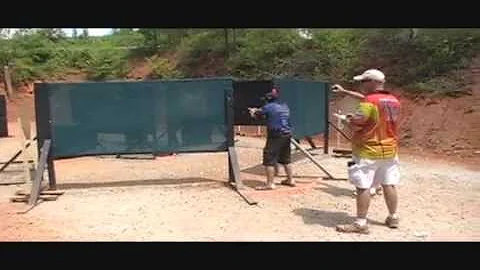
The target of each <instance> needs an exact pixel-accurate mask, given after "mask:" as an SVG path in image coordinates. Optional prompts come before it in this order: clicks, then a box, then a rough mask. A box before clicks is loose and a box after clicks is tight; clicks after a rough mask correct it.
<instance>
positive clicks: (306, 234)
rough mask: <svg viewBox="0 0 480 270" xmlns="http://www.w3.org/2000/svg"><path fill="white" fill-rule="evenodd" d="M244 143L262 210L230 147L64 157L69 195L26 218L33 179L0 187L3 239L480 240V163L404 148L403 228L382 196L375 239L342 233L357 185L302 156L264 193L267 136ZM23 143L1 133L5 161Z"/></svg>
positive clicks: (373, 220) (341, 162) (10, 172)
mask: <svg viewBox="0 0 480 270" xmlns="http://www.w3.org/2000/svg"><path fill="white" fill-rule="evenodd" d="M12 130H15V129H14V128H13V129H12ZM237 139H238V141H237V143H236V146H237V151H238V158H239V162H240V167H241V170H242V172H241V176H242V179H243V180H244V182H245V184H246V185H247V190H246V193H247V194H248V196H250V197H251V198H252V199H254V200H256V201H258V205H256V206H255V205H254V206H250V205H248V204H247V203H246V202H245V201H244V200H243V199H242V198H241V197H240V196H239V195H238V194H237V193H236V192H234V191H233V190H231V189H230V188H228V187H227V185H226V182H227V155H226V154H224V153H216V154H180V155H176V156H166V157H159V158H156V159H155V160H132V159H123V158H121V159H116V158H114V157H88V158H77V159H66V160H58V161H56V162H55V167H56V171H57V182H58V188H59V189H62V190H65V194H63V195H62V196H60V197H59V198H58V200H57V201H52V202H43V203H41V204H39V205H38V206H37V207H36V208H34V209H33V210H32V211H30V212H28V213H26V214H18V213H17V212H18V211H20V210H23V209H24V208H25V204H22V203H10V202H9V198H10V197H11V196H12V195H13V194H14V193H15V191H16V190H18V189H23V188H28V185H24V186H22V185H10V186H3V185H0V220H2V222H0V241H444V240H445V241H478V240H480V227H479V224H480V222H479V221H480V220H479V218H480V216H479V211H478V209H480V200H479V199H480V198H479V195H480V193H479V191H480V180H479V179H480V168H478V167H477V168H472V166H462V165H460V164H458V163H454V162H450V161H437V162H432V160H431V159H430V158H428V157H422V156H413V155H411V154H409V153H404V154H402V155H401V161H402V175H403V177H402V184H401V185H400V186H399V188H398V192H399V198H400V205H399V214H400V217H401V227H400V228H399V229H397V230H392V229H388V228H387V227H385V226H384V225H383V224H382V222H383V221H384V219H385V217H386V214H387V211H386V206H385V203H384V201H383V198H382V197H381V196H376V197H374V198H373V200H372V204H371V210H370V214H369V220H370V225H371V233H370V235H355V234H353V235H351V234H341V233H337V232H336V231H335V229H334V227H335V225H336V224H339V223H345V222H351V221H352V220H353V214H354V210H355V200H354V199H353V197H352V191H353V188H352V186H351V185H350V184H349V183H348V182H347V181H345V180H342V179H339V180H323V179H322V177H324V176H325V175H324V174H323V173H322V171H321V170H319V169H318V168H316V167H315V166H314V165H313V164H312V162H310V161H309V160H307V159H306V158H304V157H303V156H302V155H301V154H300V153H295V154H294V157H295V158H294V160H295V163H294V170H295V177H296V179H297V182H298V183H299V185H298V186H297V187H294V188H290V187H279V188H278V189H277V190H275V191H255V190H253V187H254V186H256V185H258V184H261V183H262V182H263V181H264V176H263V170H262V167H261V166H260V165H259V164H260V161H261V148H262V146H263V144H264V141H263V139H261V138H248V137H237ZM18 145H19V142H18V140H17V139H15V138H2V139H0V149H2V151H0V159H1V161H5V160H6V159H8V157H9V156H11V155H13V153H14V152H15V150H16V149H18ZM305 147H308V145H305ZM313 153H314V154H315V158H316V159H317V160H319V161H320V163H321V164H322V165H323V166H324V167H325V169H327V170H328V171H329V172H330V173H331V174H332V175H334V176H335V177H337V178H345V177H346V170H345V164H346V161H347V159H346V158H334V157H331V156H328V155H324V154H323V150H322V149H319V150H314V151H313ZM477 164H478V163H477ZM21 168H22V167H21V165H19V164H13V165H11V166H9V167H8V168H7V170H6V171H5V172H2V173H0V177H13V176H15V177H21ZM281 172H282V173H283V171H281ZM2 175H3V176H2ZM280 179H281V178H279V179H278V180H280ZM0 180H1V179H0Z"/></svg>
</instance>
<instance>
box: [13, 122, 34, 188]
mask: <svg viewBox="0 0 480 270" xmlns="http://www.w3.org/2000/svg"><path fill="white" fill-rule="evenodd" d="M17 122H18V126H19V127H20V128H19V134H20V138H21V141H20V143H21V146H20V147H21V151H22V153H23V155H22V156H23V158H22V161H23V162H22V163H23V172H24V174H25V175H24V176H25V183H27V184H28V183H30V181H31V180H32V177H31V175H30V164H29V162H28V160H29V155H28V153H27V147H26V144H27V143H29V140H28V139H27V136H28V133H29V130H25V129H24V128H23V121H22V120H21V118H20V117H18V120H17Z"/></svg>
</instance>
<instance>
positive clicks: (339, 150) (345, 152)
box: [332, 148, 352, 154]
mask: <svg viewBox="0 0 480 270" xmlns="http://www.w3.org/2000/svg"><path fill="white" fill-rule="evenodd" d="M332 151H333V153H341V154H351V153H352V149H338V148H337V149H333V150H332Z"/></svg>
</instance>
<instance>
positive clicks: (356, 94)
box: [332, 84, 365, 99]
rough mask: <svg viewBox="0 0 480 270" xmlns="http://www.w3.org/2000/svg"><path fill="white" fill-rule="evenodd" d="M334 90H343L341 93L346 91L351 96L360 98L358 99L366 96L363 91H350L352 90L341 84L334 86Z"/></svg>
mask: <svg viewBox="0 0 480 270" xmlns="http://www.w3.org/2000/svg"><path fill="white" fill-rule="evenodd" d="M332 91H333V92H337V93H338V92H341V93H345V94H347V95H349V96H351V97H354V98H358V99H364V98H365V96H364V95H363V94H361V93H358V92H355V91H350V90H347V89H345V88H343V87H342V86H341V85H339V84H335V85H333V86H332Z"/></svg>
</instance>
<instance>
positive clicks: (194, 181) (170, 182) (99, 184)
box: [57, 177, 225, 189]
mask: <svg viewBox="0 0 480 270" xmlns="http://www.w3.org/2000/svg"><path fill="white" fill-rule="evenodd" d="M223 182H225V181H220V180H213V179H208V178H201V177H198V178H173V179H170V178H164V179H145V180H126V181H111V182H91V183H59V184H57V188H58V189H80V188H103V187H131V186H157V185H182V184H198V183H212V184H214V183H220V184H221V183H223Z"/></svg>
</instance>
